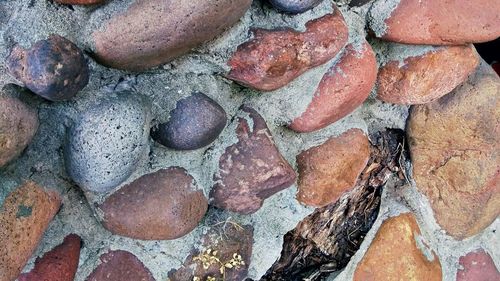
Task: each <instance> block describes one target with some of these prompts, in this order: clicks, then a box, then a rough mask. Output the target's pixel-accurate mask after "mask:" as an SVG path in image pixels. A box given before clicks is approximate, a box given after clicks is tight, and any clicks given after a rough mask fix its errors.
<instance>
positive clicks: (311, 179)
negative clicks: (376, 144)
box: [297, 129, 370, 207]
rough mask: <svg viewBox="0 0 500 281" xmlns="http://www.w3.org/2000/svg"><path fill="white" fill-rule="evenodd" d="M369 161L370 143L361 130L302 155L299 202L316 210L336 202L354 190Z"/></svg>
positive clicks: (353, 130) (347, 133)
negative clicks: (345, 193)
mask: <svg viewBox="0 0 500 281" xmlns="http://www.w3.org/2000/svg"><path fill="white" fill-rule="evenodd" d="M368 159H370V142H369V141H368V138H367V137H366V135H365V134H364V133H363V131H361V130H360V129H350V130H349V131H347V132H345V133H343V134H341V135H340V136H338V137H332V138H330V139H329V140H327V141H326V142H325V143H323V144H321V145H319V146H315V147H312V148H310V149H308V150H306V151H303V152H301V153H300V154H299V155H298V156H297V166H298V170H299V181H298V189H299V191H298V193H297V200H299V201H300V202H301V203H302V204H305V205H309V206H314V207H323V206H326V205H328V204H330V203H333V202H335V201H337V199H339V198H340V196H341V195H342V194H343V193H344V192H346V191H348V190H349V189H351V188H353V187H354V185H355V184H356V181H357V179H358V177H359V175H360V174H361V172H362V171H363V169H364V168H365V166H366V164H367V163H368Z"/></svg>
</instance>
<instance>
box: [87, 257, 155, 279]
mask: <svg viewBox="0 0 500 281" xmlns="http://www.w3.org/2000/svg"><path fill="white" fill-rule="evenodd" d="M100 260H101V263H100V264H99V265H98V266H97V267H96V268H95V269H94V271H92V273H91V274H90V275H89V276H88V277H87V279H85V281H124V280H131V281H132V280H134V281H136V280H137V281H155V279H154V277H153V274H151V272H150V271H149V269H147V268H146V267H145V266H144V264H143V263H142V262H141V261H140V260H139V259H138V258H137V257H136V256H135V255H134V254H132V253H130V252H127V251H123V250H116V251H109V252H108V253H106V254H103V255H101V257H100Z"/></svg>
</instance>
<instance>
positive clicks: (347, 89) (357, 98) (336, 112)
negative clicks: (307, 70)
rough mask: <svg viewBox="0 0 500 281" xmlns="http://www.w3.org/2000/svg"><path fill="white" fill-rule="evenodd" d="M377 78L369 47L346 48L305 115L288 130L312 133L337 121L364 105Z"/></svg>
mask: <svg viewBox="0 0 500 281" xmlns="http://www.w3.org/2000/svg"><path fill="white" fill-rule="evenodd" d="M358 48H359V49H358ZM376 78H377V61H376V59H375V54H374V53H373V50H372V48H371V46H370V44H368V42H366V41H365V42H363V44H362V45H361V46H360V47H355V46H353V45H349V46H347V47H346V51H345V53H344V55H343V56H342V58H340V60H339V61H338V62H337V63H336V64H335V65H334V66H332V68H331V69H330V70H329V71H328V73H326V74H325V75H324V76H323V78H322V80H321V82H320V84H319V86H318V89H317V90H316V93H315V94H314V97H313V99H312V101H311V103H310V104H309V105H308V107H307V109H306V111H305V112H304V113H302V115H301V116H299V117H298V118H296V119H295V120H293V121H292V123H291V124H290V128H291V129H292V130H294V131H296V132H300V133H304V132H311V131H316V130H319V129H322V128H324V127H326V126H328V125H330V124H332V123H334V122H336V121H338V120H340V119H341V118H343V117H345V116H346V115H348V114H349V113H351V112H352V111H353V110H355V109H356V108H357V107H358V106H360V105H361V104H363V102H364V101H365V100H366V99H367V98H368V95H369V94H370V92H371V90H372V88H373V86H374V84H375V80H376Z"/></svg>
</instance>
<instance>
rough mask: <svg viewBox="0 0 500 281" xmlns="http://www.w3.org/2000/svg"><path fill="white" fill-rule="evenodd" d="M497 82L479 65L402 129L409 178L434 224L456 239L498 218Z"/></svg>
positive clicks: (414, 110)
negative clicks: (410, 167)
mask: <svg viewBox="0 0 500 281" xmlns="http://www.w3.org/2000/svg"><path fill="white" fill-rule="evenodd" d="M499 96H500V78H499V77H498V76H497V75H496V73H494V72H493V70H492V69H491V67H490V66H488V65H486V63H483V64H482V65H481V66H480V68H479V69H478V71H477V72H476V73H475V74H474V75H473V76H471V77H470V78H469V80H468V81H467V82H465V83H464V84H463V85H462V86H460V87H458V88H457V89H455V90H454V91H453V92H452V93H450V94H448V95H446V96H444V97H442V98H441V99H439V100H437V101H435V102H433V103H429V104H426V105H419V106H414V107H413V108H412V110H411V113H410V117H409V122H408V125H407V134H408V138H409V144H410V151H411V157H412V160H413V176H414V178H415V182H416V184H417V188H419V189H420V190H421V191H422V192H423V193H424V194H425V195H426V196H427V197H428V198H429V201H430V203H431V205H432V208H433V210H434V216H435V217H436V220H437V222H438V223H439V225H441V227H442V228H443V229H445V230H446V231H447V232H448V233H449V234H450V235H451V236H454V237H455V238H458V239H463V238H465V237H469V236H472V235H474V234H477V233H479V232H480V231H481V230H483V229H484V228H485V227H486V226H488V225H489V224H490V223H491V222H492V221H493V220H494V219H495V218H497V216H498V215H499V213H500V192H499V191H500V184H499V183H500V178H499V163H500V161H499V152H500V139H499V138H500V124H499V120H500V104H499Z"/></svg>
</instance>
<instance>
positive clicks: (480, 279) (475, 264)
mask: <svg viewBox="0 0 500 281" xmlns="http://www.w3.org/2000/svg"><path fill="white" fill-rule="evenodd" d="M460 266H461V267H462V269H459V270H458V272H457V281H494V280H500V273H499V272H498V269H497V267H496V266H495V262H494V261H493V259H492V258H491V257H490V255H488V253H486V252H485V251H484V250H483V249H479V250H477V251H474V252H470V253H468V254H467V255H465V256H463V257H460Z"/></svg>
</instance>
